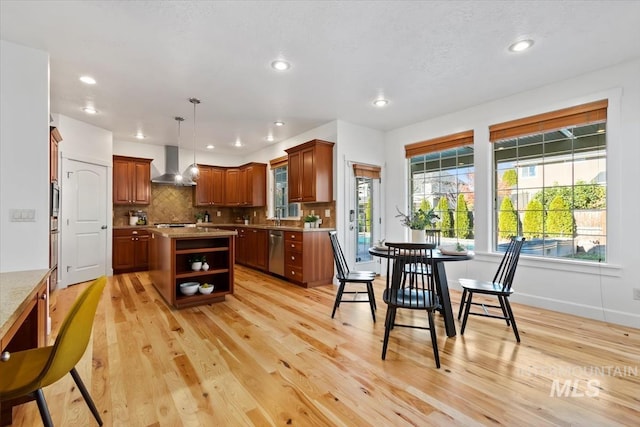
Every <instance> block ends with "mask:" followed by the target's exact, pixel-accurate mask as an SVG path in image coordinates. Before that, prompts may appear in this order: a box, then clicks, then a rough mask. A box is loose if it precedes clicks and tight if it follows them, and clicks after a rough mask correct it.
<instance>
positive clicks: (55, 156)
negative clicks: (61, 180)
mask: <svg viewBox="0 0 640 427" xmlns="http://www.w3.org/2000/svg"><path fill="white" fill-rule="evenodd" d="M60 141H62V136H61V135H60V132H58V129H57V128H56V127H55V126H49V173H50V175H51V182H58V161H59V158H60V147H59V144H60Z"/></svg>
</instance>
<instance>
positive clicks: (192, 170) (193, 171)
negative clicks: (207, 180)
mask: <svg viewBox="0 0 640 427" xmlns="http://www.w3.org/2000/svg"><path fill="white" fill-rule="evenodd" d="M189 102H190V103H192V104H193V163H192V164H191V166H190V167H189V176H190V178H191V180H192V181H194V182H195V181H197V180H198V178H199V177H200V170H199V169H198V163H196V106H197V105H198V104H200V100H199V99H198V98H189Z"/></svg>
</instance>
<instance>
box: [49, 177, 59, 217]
mask: <svg viewBox="0 0 640 427" xmlns="http://www.w3.org/2000/svg"><path fill="white" fill-rule="evenodd" d="M59 213H60V187H59V186H58V183H57V182H52V183H51V213H50V216H52V217H54V218H57V217H58V214H59Z"/></svg>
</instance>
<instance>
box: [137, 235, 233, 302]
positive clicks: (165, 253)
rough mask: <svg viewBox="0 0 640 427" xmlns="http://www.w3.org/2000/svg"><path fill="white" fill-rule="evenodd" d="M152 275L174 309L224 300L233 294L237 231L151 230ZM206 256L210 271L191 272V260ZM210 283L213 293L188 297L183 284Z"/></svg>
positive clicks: (150, 258)
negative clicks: (183, 290)
mask: <svg viewBox="0 0 640 427" xmlns="http://www.w3.org/2000/svg"><path fill="white" fill-rule="evenodd" d="M150 231H151V239H150V251H149V252H150V253H149V274H150V276H151V280H152V282H153V285H154V286H155V288H156V289H157V291H158V292H159V293H160V295H162V297H163V298H164V300H165V301H166V302H167V304H169V305H171V306H173V307H175V308H183V307H191V306H194V305H202V304H210V303H214V302H220V301H224V299H225V295H227V294H233V272H234V263H235V256H234V253H235V237H236V234H237V233H236V232H235V231H230V230H221V229H216V228H174V229H171V228H166V229H152V230H150ZM195 255H200V256H202V255H204V256H206V259H207V263H208V264H209V270H207V271H204V270H200V271H192V270H191V266H190V262H189V259H190V258H191V257H193V256H195ZM185 282H198V283H200V284H203V283H210V284H212V285H213V286H214V290H213V292H212V293H211V294H208V295H202V294H200V293H196V294H195V295H192V296H185V295H182V293H180V289H179V287H180V284H181V283H185Z"/></svg>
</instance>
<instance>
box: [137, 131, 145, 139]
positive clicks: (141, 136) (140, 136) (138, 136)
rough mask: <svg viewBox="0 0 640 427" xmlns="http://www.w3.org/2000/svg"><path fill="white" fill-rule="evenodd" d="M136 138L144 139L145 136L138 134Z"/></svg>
mask: <svg viewBox="0 0 640 427" xmlns="http://www.w3.org/2000/svg"><path fill="white" fill-rule="evenodd" d="M136 138H138V139H144V134H143V133H142V132H138V133H136Z"/></svg>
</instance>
